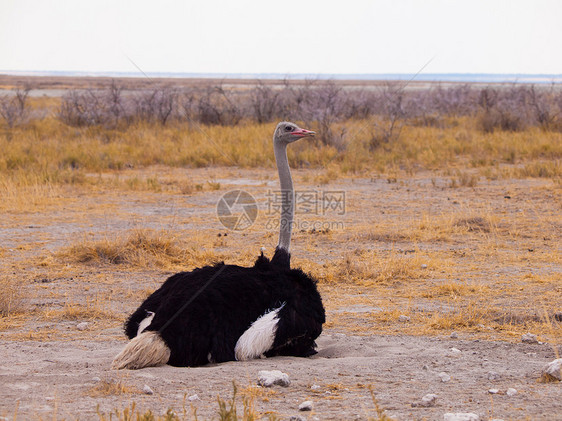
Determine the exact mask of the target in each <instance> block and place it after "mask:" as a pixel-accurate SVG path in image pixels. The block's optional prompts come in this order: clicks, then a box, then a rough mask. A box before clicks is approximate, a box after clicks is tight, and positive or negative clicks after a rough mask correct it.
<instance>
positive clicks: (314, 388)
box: [310, 384, 322, 390]
mask: <svg viewBox="0 0 562 421" xmlns="http://www.w3.org/2000/svg"><path fill="white" fill-rule="evenodd" d="M321 388H322V387H321V386H319V385H317V384H313V385H312V386H310V389H311V390H320V389H321Z"/></svg>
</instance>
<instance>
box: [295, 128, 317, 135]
mask: <svg viewBox="0 0 562 421" xmlns="http://www.w3.org/2000/svg"><path fill="white" fill-rule="evenodd" d="M291 134H294V135H296V136H302V137H306V136H314V135H315V134H316V132H313V131H312V130H305V129H300V130H295V131H294V132H291Z"/></svg>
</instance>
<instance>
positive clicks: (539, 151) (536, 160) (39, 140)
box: [0, 117, 562, 198]
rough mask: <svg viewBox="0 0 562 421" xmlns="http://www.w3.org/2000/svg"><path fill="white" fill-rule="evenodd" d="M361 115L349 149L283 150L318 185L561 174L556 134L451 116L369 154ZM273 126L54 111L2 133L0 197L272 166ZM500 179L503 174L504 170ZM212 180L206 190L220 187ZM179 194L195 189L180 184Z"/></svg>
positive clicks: (561, 138)
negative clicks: (77, 121) (113, 178)
mask: <svg viewBox="0 0 562 421" xmlns="http://www.w3.org/2000/svg"><path fill="white" fill-rule="evenodd" d="M370 124H371V123H370V122H369V121H368V120H349V121H347V122H346V123H345V124H344V126H345V127H346V129H347V133H348V136H347V137H346V150H345V151H338V150H337V149H335V148H334V147H332V146H328V145H325V144H322V143H321V142H302V143H299V144H297V145H295V146H294V147H292V148H290V150H289V159H290V161H291V162H292V165H293V166H294V167H296V168H299V167H313V168H325V169H326V171H325V173H323V174H322V175H320V176H319V177H318V179H317V182H319V183H320V184H325V183H328V182H330V181H333V180H336V179H337V178H338V177H339V176H340V174H346V173H364V172H368V171H371V170H372V169H377V170H378V171H381V172H384V173H387V174H391V173H392V172H394V171H395V169H396V168H402V169H405V170H406V171H408V172H410V173H414V172H417V171H419V170H424V169H425V170H427V169H429V170H435V171H437V170H451V169H454V171H452V177H451V181H450V186H451V187H464V186H468V187H475V186H477V185H478V182H479V177H478V175H477V174H475V173H474V172H469V171H466V170H463V169H462V168H465V167H467V166H474V167H478V168H480V169H481V170H483V169H490V170H491V171H492V170H494V169H495V168H496V167H497V165H499V164H508V165H512V166H513V165H515V166H513V169H512V170H511V173H510V174H509V175H511V176H512V177H521V178H525V177H546V178H550V179H560V178H561V176H562V167H561V165H560V160H561V159H562V133H559V132H548V131H541V130H539V129H536V128H531V129H527V130H525V131H522V132H518V133H507V132H495V133H481V132H480V131H478V130H477V128H475V124H474V122H473V121H472V120H471V119H470V118H462V119H457V121H456V123H455V124H452V125H450V126H447V127H445V128H434V127H405V128H404V129H403V133H402V136H400V138H399V139H397V140H396V141H394V142H392V143H389V144H386V145H384V147H381V148H380V149H377V150H376V152H375V153H373V152H372V151H371V150H370V149H369V141H370V140H369V135H368V130H365V127H368V126H369V125H370ZM273 128H274V124H271V123H268V124H255V123H244V124H240V125H238V126H235V127H223V126H205V127H203V129H202V130H199V129H197V128H195V127H191V126H189V125H187V124H180V123H174V124H169V125H167V126H165V127H162V126H160V125H157V124H148V123H137V124H135V125H133V126H131V127H129V128H128V129H127V130H124V131H119V130H110V129H103V128H100V127H89V128H70V127H67V126H65V125H63V124H62V123H60V122H58V121H57V120H55V119H54V118H52V117H48V118H46V119H43V120H40V121H37V122H35V123H33V124H32V125H30V126H26V127H21V128H14V129H11V131H10V132H9V136H8V135H7V134H6V132H4V133H3V134H0V148H1V149H2V151H3V154H2V156H0V193H2V195H3V196H4V195H5V194H7V193H9V192H10V191H13V189H14V187H13V186H17V187H18V189H19V188H23V187H24V186H26V185H27V186H29V187H28V188H31V189H33V188H34V187H33V186H35V185H38V184H39V185H42V184H46V185H49V186H51V190H47V191H45V192H38V193H40V195H39V198H40V197H41V196H44V197H46V198H48V197H52V195H53V194H54V195H56V191H52V188H53V187H52V186H55V185H61V184H71V185H76V184H79V185H80V184H99V183H104V182H106V181H107V180H106V179H105V178H103V177H99V176H96V174H101V173H106V172H114V171H118V172H126V171H127V170H129V169H131V168H143V167H148V166H152V165H165V166H170V167H185V166H188V167H194V168H199V167H208V166H238V167H244V168H256V167H267V168H272V167H274V160H273V153H272V145H271V133H272V132H273ZM505 175H506V176H507V175H508V174H505ZM219 187H220V186H219V185H217V184H216V183H215V182H213V181H212V180H210V184H209V188H210V189H214V188H219ZM120 188H123V189H133V190H134V189H139V188H145V189H149V190H153V191H159V189H162V188H164V186H162V185H160V183H159V180H158V179H157V178H153V179H148V180H134V179H132V180H130V181H129V182H128V183H125V184H122V185H121V186H120ZM183 189H184V190H186V191H191V190H192V189H193V187H190V186H183Z"/></svg>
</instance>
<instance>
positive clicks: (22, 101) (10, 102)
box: [0, 87, 30, 128]
mask: <svg viewBox="0 0 562 421" xmlns="http://www.w3.org/2000/svg"><path fill="white" fill-rule="evenodd" d="M29 91H30V88H29V87H25V88H24V89H16V90H15V93H14V95H13V96H8V95H3V96H0V115H1V116H2V118H3V119H4V121H5V122H6V124H7V125H8V127H9V128H12V127H14V126H18V125H21V124H25V123H27V122H28V121H29V117H30V112H29V108H28V107H27V97H28V95H29Z"/></svg>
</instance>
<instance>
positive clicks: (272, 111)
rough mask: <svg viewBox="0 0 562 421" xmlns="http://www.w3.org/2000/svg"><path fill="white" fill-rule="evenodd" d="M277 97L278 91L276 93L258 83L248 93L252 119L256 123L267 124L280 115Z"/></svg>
mask: <svg viewBox="0 0 562 421" xmlns="http://www.w3.org/2000/svg"><path fill="white" fill-rule="evenodd" d="M279 95H280V92H279V91H277V92H276V91H274V90H273V89H272V88H270V87H268V86H265V85H264V84H263V82H261V81H258V85H257V86H256V87H255V88H253V89H252V91H251V93H250V104H251V106H252V110H253V115H252V117H253V119H254V120H255V121H257V122H258V123H267V122H270V121H273V120H274V119H275V118H276V117H278V116H279V115H281V114H282V113H281V109H280V102H279Z"/></svg>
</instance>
